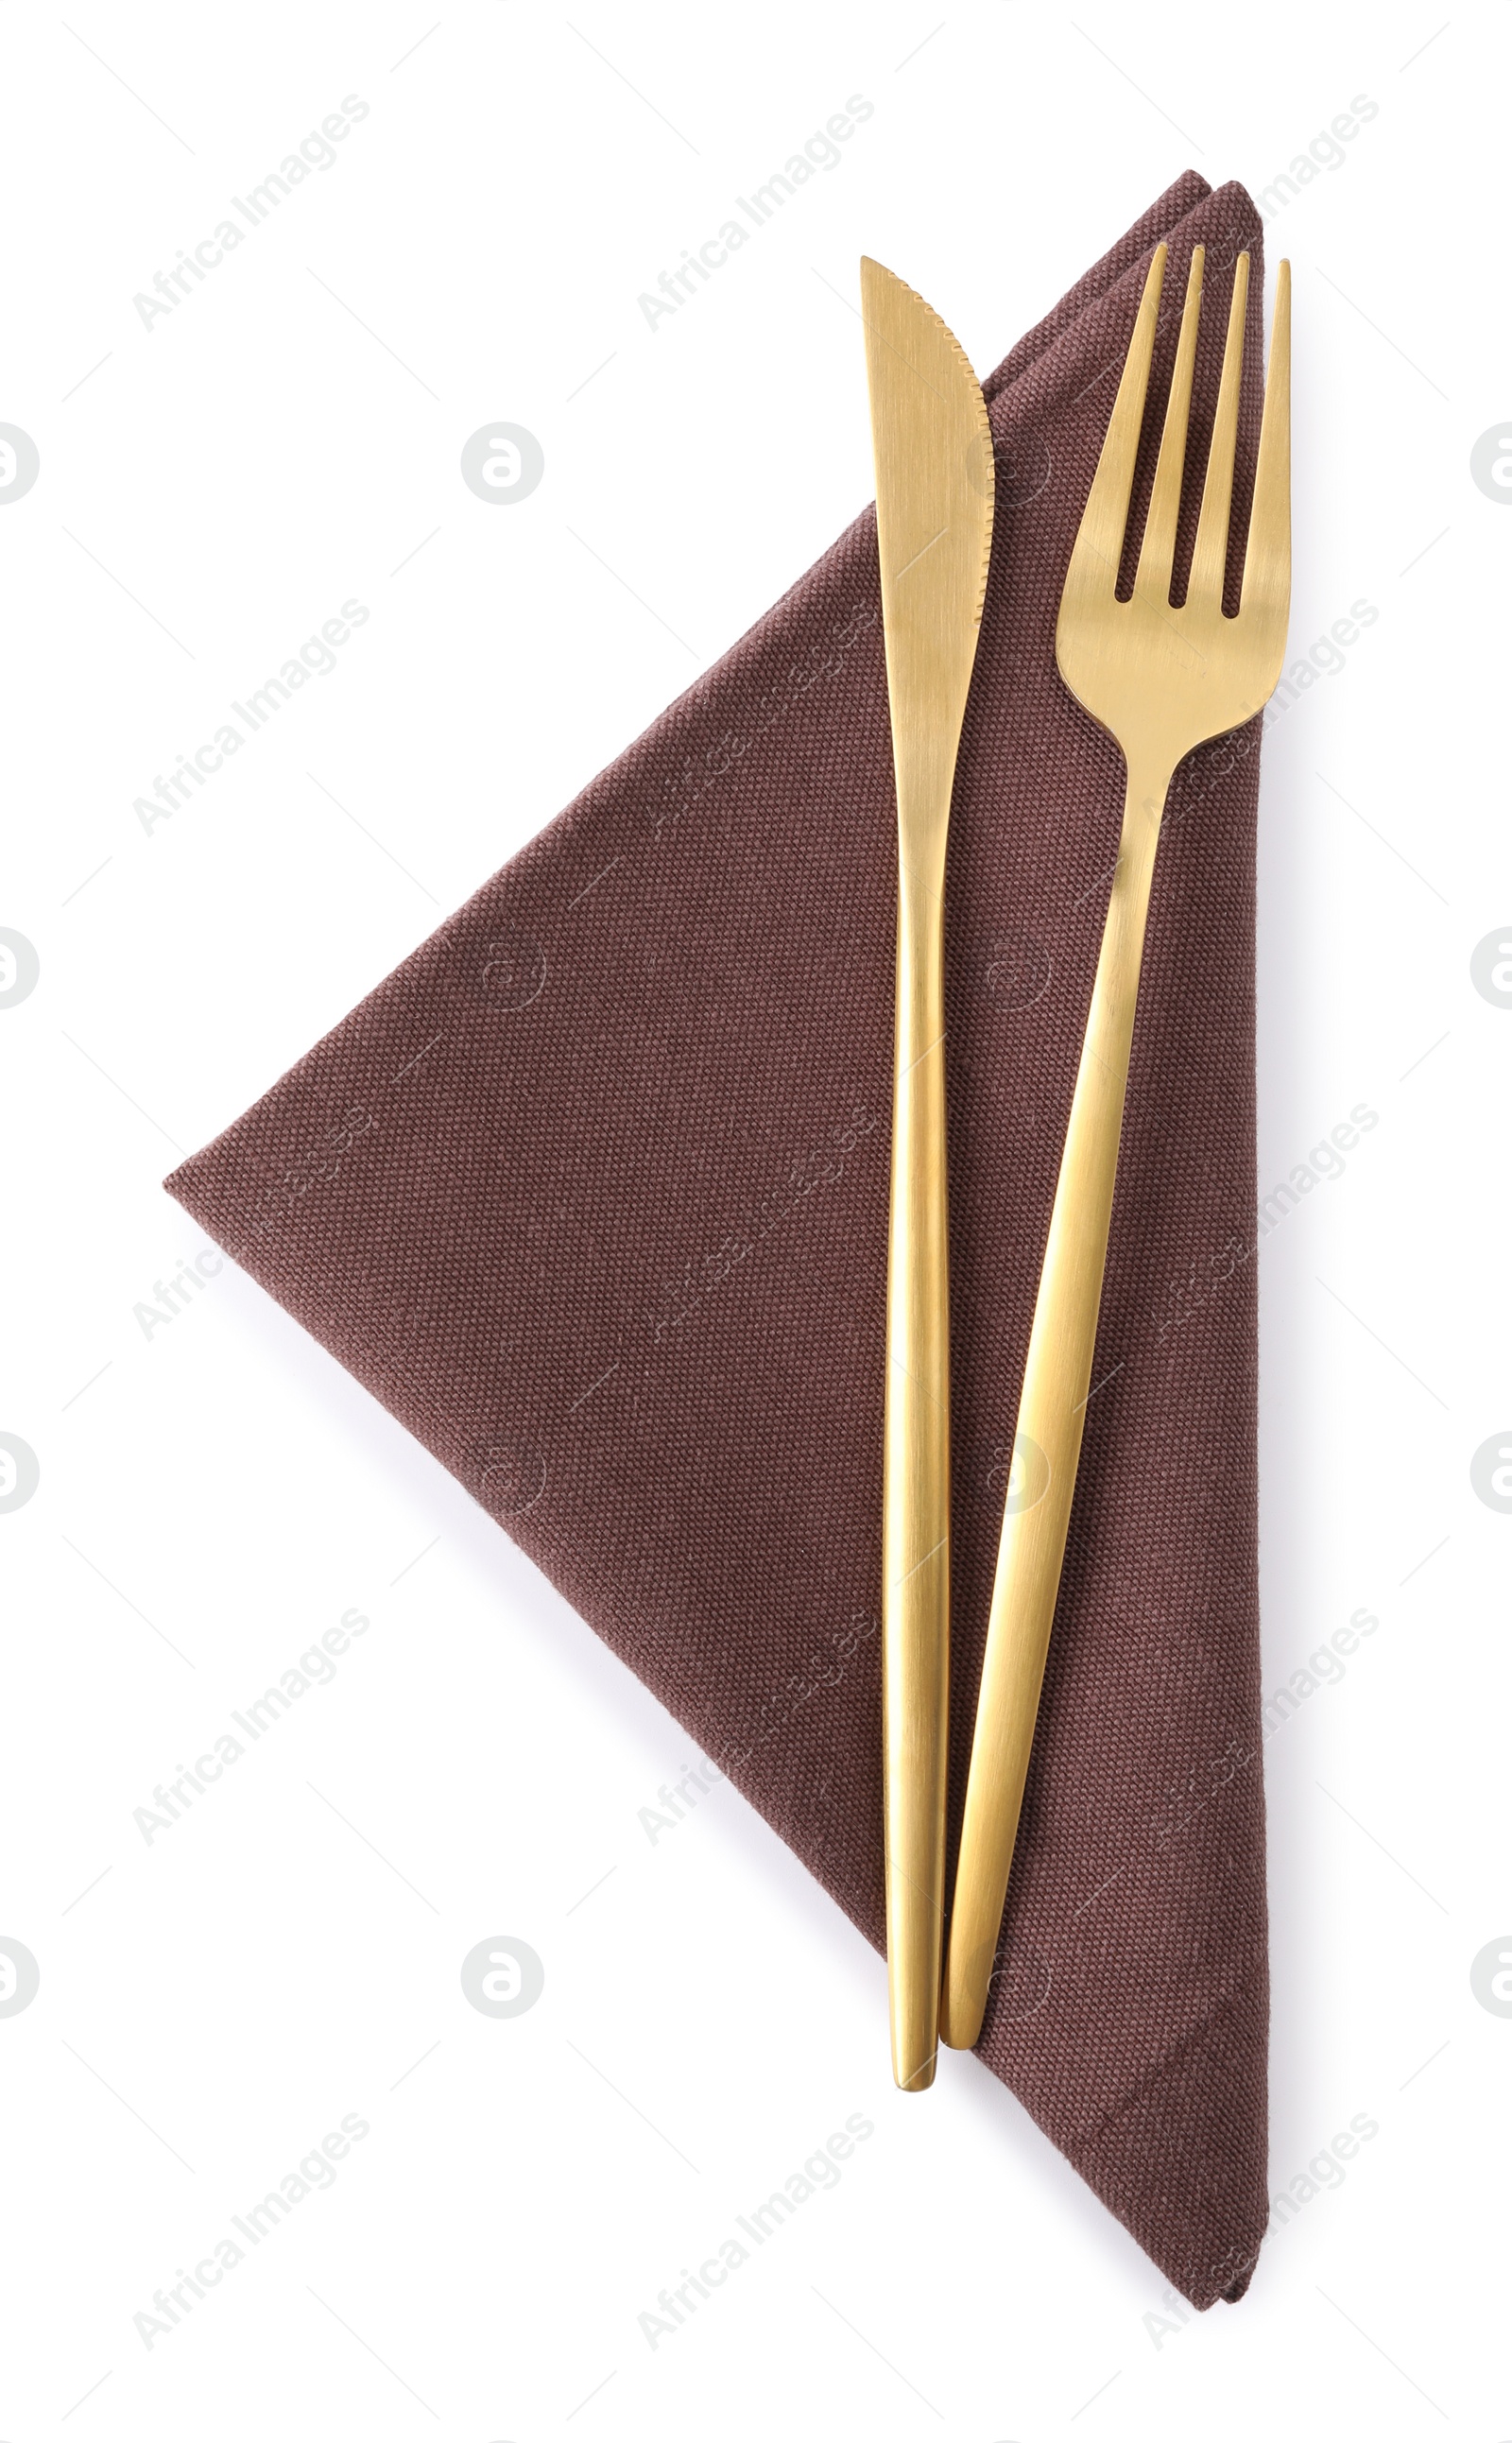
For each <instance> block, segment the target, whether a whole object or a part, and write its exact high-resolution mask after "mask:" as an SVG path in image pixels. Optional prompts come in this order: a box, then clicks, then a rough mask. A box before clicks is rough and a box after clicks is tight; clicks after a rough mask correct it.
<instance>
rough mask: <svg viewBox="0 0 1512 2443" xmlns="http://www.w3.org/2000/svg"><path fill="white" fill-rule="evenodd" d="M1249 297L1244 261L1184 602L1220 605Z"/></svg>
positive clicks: (1244, 259) (1238, 268)
mask: <svg viewBox="0 0 1512 2443" xmlns="http://www.w3.org/2000/svg"><path fill="white" fill-rule="evenodd" d="M1248 299H1249V257H1248V255H1247V254H1242V255H1241V256H1240V257H1239V260H1238V262H1237V263H1236V264H1235V266H1234V294H1233V301H1232V303H1231V304H1230V305H1229V308H1228V336H1227V338H1226V340H1225V341H1224V370H1223V374H1222V376H1221V377H1220V380H1219V384H1218V413H1217V414H1216V415H1215V416H1214V417H1213V437H1212V442H1211V444H1210V446H1209V448H1208V474H1207V478H1206V480H1205V482H1204V484H1203V487H1202V515H1201V516H1200V517H1199V519H1198V521H1197V547H1196V550H1195V551H1194V552H1193V553H1192V556H1191V576H1190V578H1189V580H1188V584H1187V599H1188V601H1189V602H1222V600H1223V598H1224V569H1225V566H1226V562H1227V559H1228V504H1229V500H1230V498H1231V497H1232V494H1233V488H1234V436H1235V433H1236V432H1237V431H1238V429H1239V375H1240V369H1241V367H1242V366H1243V364H1244V361H1245V305H1246V303H1248Z"/></svg>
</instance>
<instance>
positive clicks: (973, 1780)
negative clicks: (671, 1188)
mask: <svg viewBox="0 0 1512 2443" xmlns="http://www.w3.org/2000/svg"><path fill="white" fill-rule="evenodd" d="M1167 786H1168V782H1167V781H1165V780H1164V779H1162V780H1160V781H1157V782H1156V783H1155V784H1154V785H1153V786H1152V785H1151V783H1150V781H1148V780H1147V779H1145V778H1143V777H1140V778H1138V779H1136V778H1135V776H1134V774H1133V773H1131V774H1130V777H1129V787H1128V795H1127V799H1126V801H1125V806H1124V817H1123V832H1122V836H1121V838H1120V840H1119V846H1118V863H1117V866H1116V869H1115V873H1114V878H1113V889H1112V892H1111V895H1110V898H1109V903H1108V918H1107V923H1106V925H1105V927H1104V928H1103V936H1102V949H1101V952H1100V954H1099V956H1098V960H1097V981H1096V983H1094V985H1093V989H1092V1005H1091V1008H1090V1009H1089V1011H1088V1014H1087V1031H1086V1036H1085V1038H1084V1040H1083V1043H1082V1047H1081V1063H1080V1066H1079V1069H1078V1072H1077V1084H1076V1093H1075V1094H1074V1095H1073V1097H1072V1103H1071V1118H1070V1123H1069V1125H1068V1127H1067V1130H1066V1141H1065V1148H1064V1151H1063V1152H1062V1154H1061V1157H1060V1180H1059V1182H1058V1184H1057V1187H1056V1194H1055V1205H1054V1208H1053V1210H1052V1213H1051V1216H1050V1232H1049V1237H1048V1239H1047V1240H1046V1243H1045V1251H1044V1264H1043V1268H1042V1272H1041V1275H1040V1293H1039V1296H1038V1298H1037V1299H1036V1302H1035V1310H1034V1324H1033V1327H1032V1330H1031V1332H1030V1337H1029V1352H1028V1357H1027V1360H1026V1362H1025V1366H1024V1373H1023V1393H1022V1396H1021V1398H1020V1402H1019V1416H1018V1428H1017V1432H1016V1434H1015V1437H1014V1444H1013V1463H1012V1468H1011V1472H1010V1475H1009V1480H1008V1494H1007V1501H1006V1506H1005V1514H1004V1520H1003V1537H1002V1542H1001V1544H1000V1545H999V1548H998V1567H997V1575H996V1578H995V1580H994V1583H993V1589H992V1607H991V1612H990V1614H989V1617H988V1623H987V1639H986V1657H985V1660H984V1662H983V1667H982V1684H981V1690H980V1693H979V1695H978V1699H977V1714H976V1730H975V1735H974V1737H973V1741H972V1747H971V1767H970V1773H969V1777H968V1783H967V1793H966V1812H965V1816H964V1819H963V1822H962V1828H961V1848H960V1855H959V1858H958V1861H957V1864H956V1873H955V1894H954V1901H953V1905H952V1911H951V1919H950V1953H949V1957H948V1961H947V1966H946V1974H945V1993H944V1998H943V2002H942V2007H941V2033H942V2035H943V2036H944V2038H945V2041H946V2043H947V2044H949V2045H954V2046H970V2045H974V2044H975V2043H976V2041H977V2038H978V2036H979V2035H980V2033H981V2031H982V2020H983V2016H984V2014H985V2012H986V2003H987V1992H988V1988H989V1985H990V1983H991V1977H992V1967H993V1961H994V1957H995V1955H996V1952H997V1945H998V1936H999V1930H1000V1928H1001V1925H1002V1921H1003V1904H1004V1901H1005V1898H1006V1895H1007V1888H1008V1871H1009V1867H1010V1865H1011V1864H1012V1860H1013V1845H1014V1841H1015V1839H1016V1837H1017V1834H1018V1828H1019V1810H1020V1808H1021V1807H1022V1805H1023V1785H1024V1778H1025V1775H1026V1774H1027V1772H1028V1769H1029V1750H1030V1747H1031V1746H1032V1744H1033V1740H1034V1726H1035V1717H1036V1716H1037V1714H1038V1712H1039V1707H1040V1689H1041V1683H1042V1681H1043V1678H1044V1665H1045V1657H1046V1654H1047V1653H1048V1651H1049V1645H1050V1627H1051V1623H1052V1621H1053V1619H1054V1617H1055V1606H1056V1595H1057V1592H1058V1590H1059V1588H1060V1568H1061V1563H1062V1560H1063V1559H1064V1556H1065V1545H1066V1529H1067V1526H1068V1523H1069V1521H1070V1516H1071V1497H1072V1493H1073V1491H1074V1490H1075V1486H1076V1477H1077V1462H1078V1460H1079V1456H1080V1451H1081V1428H1082V1423H1083V1420H1084V1417H1085V1414H1086V1404H1087V1395H1088V1389H1089V1387H1090V1384H1091V1381H1092V1359H1093V1350H1094V1346H1095V1344H1096V1340H1097V1309H1098V1305H1099V1303H1100V1300H1101V1296H1102V1276H1103V1267H1104V1263H1105V1261H1106V1258H1107V1252H1108V1225H1109V1222H1110V1220H1111V1218H1112V1213H1113V1192H1114V1182H1115V1178H1116V1172H1117V1166H1118V1138H1119V1132H1120V1130H1121V1128H1122V1124H1123V1105H1124V1092H1125V1088H1126V1086H1127V1084H1128V1077H1129V1054H1130V1047H1131V1045H1132V1043H1133V1040H1134V1010H1135V1005H1136V1002H1137V1001H1138V995H1139V969H1140V964H1141V962H1142V959H1143V955H1144V940H1145V920H1146V917H1147V915H1148V913H1149V908H1150V886H1151V881H1152V876H1153V873H1154V865H1155V847H1156V843H1157V841H1158V839H1159V836H1160V816H1161V809H1162V807H1163V805H1164V802H1165V795H1166V788H1167Z"/></svg>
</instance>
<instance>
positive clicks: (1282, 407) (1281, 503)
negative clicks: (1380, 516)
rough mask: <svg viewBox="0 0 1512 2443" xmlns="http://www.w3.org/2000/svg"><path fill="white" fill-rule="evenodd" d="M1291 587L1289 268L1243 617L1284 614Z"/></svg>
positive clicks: (1280, 283)
mask: <svg viewBox="0 0 1512 2443" xmlns="http://www.w3.org/2000/svg"><path fill="white" fill-rule="evenodd" d="M1291 582H1292V267H1291V265H1290V264H1289V263H1286V262H1284V261H1283V262H1282V263H1281V264H1279V265H1278V266H1277V269H1276V310H1275V312H1274V314H1273V315H1272V317H1271V325H1270V371H1269V373H1268V374H1267V375H1266V377H1265V412H1264V414H1263V416H1262V418H1261V425H1260V455H1259V457H1258V459H1257V461H1256V466H1255V499H1254V505H1253V507H1252V508H1251V510H1250V513H1249V541H1248V543H1247V544H1246V546H1245V586H1244V593H1243V595H1242V596H1241V597H1240V608H1241V610H1243V611H1253V610H1255V609H1256V608H1260V607H1263V608H1264V609H1267V610H1275V609H1276V608H1277V606H1278V605H1280V606H1282V626H1283V627H1284V624H1285V623H1284V606H1285V604H1286V602H1287V600H1288V597H1290V594H1291Z"/></svg>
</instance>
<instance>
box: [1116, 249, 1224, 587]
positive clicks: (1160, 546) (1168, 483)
mask: <svg viewBox="0 0 1512 2443" xmlns="http://www.w3.org/2000/svg"><path fill="white" fill-rule="evenodd" d="M1205 253H1206V248H1203V247H1200V246H1194V247H1193V248H1192V250H1191V268H1190V270H1189V272H1188V274H1187V303H1186V304H1185V305H1184V307H1183V308H1182V315H1181V337H1180V339H1179V340H1177V342H1176V364H1175V370H1174V372H1173V373H1172V375H1171V395H1170V397H1169V399H1168V400H1167V402H1166V423H1165V430H1164V431H1163V432H1162V433H1161V436H1160V458H1159V462H1158V464H1157V465H1156V468H1155V482H1154V489H1153V490H1152V493H1151V495H1150V513H1149V515H1148V517H1147V518H1146V520H1145V539H1144V542H1143V544H1142V545H1141V547H1140V552H1139V571H1138V574H1137V576H1136V577H1135V579H1134V592H1135V593H1136V594H1145V595H1148V596H1150V597H1152V599H1153V600H1154V601H1156V602H1158V603H1163V604H1166V605H1169V604H1170V601H1171V562H1172V560H1174V558H1175V554H1176V519H1177V516H1178V514H1179V512H1180V508H1181V470H1182V468H1183V465H1184V464H1185V461H1186V456H1187V412H1188V410H1189V407H1190V405H1191V369H1192V364H1193V361H1194V359H1195V358H1196V354H1197V318H1198V315H1199V314H1200V312H1201V310H1202V266H1203V258H1204V255H1205Z"/></svg>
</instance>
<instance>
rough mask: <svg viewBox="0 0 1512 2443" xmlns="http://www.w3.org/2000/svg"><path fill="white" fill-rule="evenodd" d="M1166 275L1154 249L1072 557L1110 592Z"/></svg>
mask: <svg viewBox="0 0 1512 2443" xmlns="http://www.w3.org/2000/svg"><path fill="white" fill-rule="evenodd" d="M1165 271H1166V248H1165V246H1164V245H1163V244H1162V245H1160V246H1157V247H1156V248H1155V252H1154V260H1153V262H1152V264H1151V266H1150V271H1149V276H1148V277H1147V279H1146V281H1145V293H1144V295H1143V296H1142V297H1141V299H1140V300H1139V312H1138V314H1137V316H1136V317H1135V319H1134V337H1133V339H1132V340H1130V342H1129V354H1128V356H1127V357H1126V358H1124V366H1123V377H1122V378H1121V380H1120V381H1119V384H1118V395H1117V397H1116V399H1115V400H1114V403H1113V414H1112V416H1111V417H1110V419H1109V423H1108V432H1107V438H1106V439H1105V440H1104V442H1103V445H1102V455H1101V457H1100V458H1099V459H1098V460H1097V473H1096V474H1095V475H1094V477H1093V479H1092V489H1091V491H1090V492H1089V494H1088V495H1087V505H1086V507H1085V509H1084V510H1083V512H1082V517H1081V524H1080V525H1079V528H1078V530H1077V540H1076V543H1075V546H1074V548H1073V550H1072V555H1071V560H1072V565H1073V567H1075V566H1076V565H1077V563H1078V562H1079V561H1082V562H1083V563H1084V562H1085V561H1086V560H1099V561H1101V562H1102V563H1103V566H1104V570H1105V573H1106V575H1107V579H1108V583H1109V586H1110V588H1111V587H1112V586H1113V585H1114V584H1115V583H1116V579H1117V575H1118V562H1119V560H1121V559H1122V557H1123V533H1124V528H1125V526H1126V525H1127V524H1128V523H1129V495H1130V493H1131V491H1132V490H1133V489H1134V460H1135V458H1136V457H1137V456H1138V453H1139V429H1140V426H1141V425H1142V424H1143V422H1144V415H1145V392H1146V390H1147V389H1148V388H1149V384H1150V359H1151V357H1152V355H1153V353H1154V345H1155V322H1156V320H1157V318H1158V316H1159V312H1160V285H1161V282H1162V280H1163V279H1164V278H1165Z"/></svg>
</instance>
